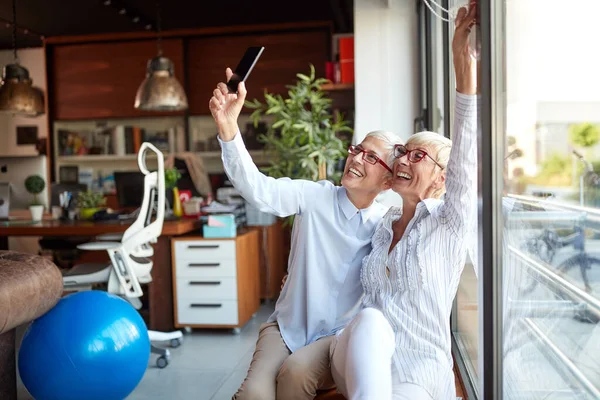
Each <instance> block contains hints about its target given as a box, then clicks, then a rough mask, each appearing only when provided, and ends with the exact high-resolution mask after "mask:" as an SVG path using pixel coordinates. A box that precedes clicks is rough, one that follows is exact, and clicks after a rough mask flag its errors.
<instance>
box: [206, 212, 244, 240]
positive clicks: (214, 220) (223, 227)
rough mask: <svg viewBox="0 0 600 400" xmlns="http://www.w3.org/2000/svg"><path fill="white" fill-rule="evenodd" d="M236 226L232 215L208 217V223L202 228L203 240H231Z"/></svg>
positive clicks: (235, 231)
mask: <svg viewBox="0 0 600 400" xmlns="http://www.w3.org/2000/svg"><path fill="white" fill-rule="evenodd" d="M236 233H237V225H236V223H235V216H234V215H233V214H220V215H209V216H208V222H207V223H206V225H204V226H203V227H202V235H203V236H204V237H205V238H233V237H235V236H236Z"/></svg>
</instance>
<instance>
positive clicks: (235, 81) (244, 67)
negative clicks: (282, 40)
mask: <svg viewBox="0 0 600 400" xmlns="http://www.w3.org/2000/svg"><path fill="white" fill-rule="evenodd" d="M264 49H265V48H264V47H259V46H253V47H248V49H246V53H244V57H242V59H241V60H240V63H239V64H238V65H237V67H235V70H234V71H233V75H232V76H231V79H229V81H228V82H227V88H229V93H237V91H238V85H239V83H240V82H245V81H246V79H248V76H250V72H252V69H253V68H254V66H255V65H256V62H257V61H258V59H259V57H260V55H261V54H262V52H263V51H264Z"/></svg>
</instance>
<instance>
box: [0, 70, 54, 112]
mask: <svg viewBox="0 0 600 400" xmlns="http://www.w3.org/2000/svg"><path fill="white" fill-rule="evenodd" d="M0 111H3V112H10V113H13V114H20V115H27V116H32V117H34V116H37V115H40V114H43V113H44V94H43V93H42V91H41V90H40V89H38V88H35V87H33V86H32V82H31V79H30V78H29V71H27V69H26V68H24V67H22V66H21V65H19V64H8V65H6V66H5V67H4V71H3V74H2V86H0Z"/></svg>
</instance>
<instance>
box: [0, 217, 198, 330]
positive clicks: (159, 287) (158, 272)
mask: <svg viewBox="0 0 600 400" xmlns="http://www.w3.org/2000/svg"><path fill="white" fill-rule="evenodd" d="M130 224H131V221H129V222H127V223H119V222H117V221H114V222H96V223H94V222H87V221H53V220H44V221H41V222H38V223H35V224H31V223H26V222H25V221H11V222H9V223H7V222H0V250H8V237H9V236H91V237H93V236H96V235H100V234H104V233H120V232H125V230H126V229H127V228H128V227H129V225H130ZM200 228H201V223H200V221H198V220H190V219H182V220H180V221H165V223H164V225H163V231H162V235H161V236H160V237H159V238H158V241H157V242H156V243H154V244H153V247H154V256H153V257H152V259H153V262H154V265H153V267H152V282H151V283H150V284H149V285H148V300H149V305H148V308H149V310H148V311H149V324H148V325H149V326H148V328H149V329H152V330H157V331H172V330H173V329H174V325H173V321H174V316H173V282H172V274H171V238H172V237H174V236H179V235H183V234H186V233H190V232H192V231H195V230H197V229H200Z"/></svg>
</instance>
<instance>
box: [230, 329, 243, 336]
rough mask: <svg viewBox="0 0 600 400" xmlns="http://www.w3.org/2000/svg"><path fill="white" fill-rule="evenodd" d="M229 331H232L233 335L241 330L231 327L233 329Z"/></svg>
mask: <svg viewBox="0 0 600 400" xmlns="http://www.w3.org/2000/svg"><path fill="white" fill-rule="evenodd" d="M231 332H232V333H233V334H234V335H239V334H240V332H241V329H240V328H233V329H232V330H231Z"/></svg>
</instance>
